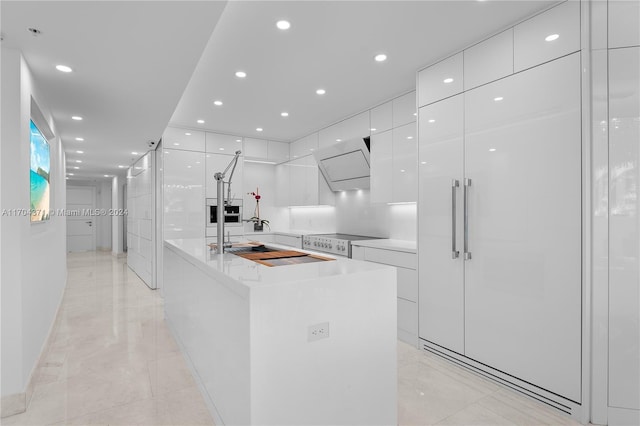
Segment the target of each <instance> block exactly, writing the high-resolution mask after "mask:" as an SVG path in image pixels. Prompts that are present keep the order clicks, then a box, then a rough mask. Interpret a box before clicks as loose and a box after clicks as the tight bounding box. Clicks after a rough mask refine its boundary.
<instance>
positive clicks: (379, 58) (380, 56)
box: [373, 53, 387, 62]
mask: <svg viewBox="0 0 640 426" xmlns="http://www.w3.org/2000/svg"><path fill="white" fill-rule="evenodd" d="M373 59H375V60H376V62H384V61H386V60H387V55H385V54H384V53H378V54H377V55H376V56H374V57H373Z"/></svg>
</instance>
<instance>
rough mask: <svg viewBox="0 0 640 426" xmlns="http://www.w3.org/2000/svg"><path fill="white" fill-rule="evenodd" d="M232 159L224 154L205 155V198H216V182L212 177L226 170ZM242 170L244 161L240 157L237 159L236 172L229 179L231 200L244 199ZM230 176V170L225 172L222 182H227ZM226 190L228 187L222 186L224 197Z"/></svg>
mask: <svg viewBox="0 0 640 426" xmlns="http://www.w3.org/2000/svg"><path fill="white" fill-rule="evenodd" d="M232 159H233V156H232V155H224V154H207V156H206V163H207V164H206V173H205V186H206V198H216V197H217V196H218V189H217V182H216V180H215V178H214V175H215V174H216V173H217V172H223V171H224V169H226V168H227V166H228V165H229V163H231V160H232ZM243 169H244V161H243V157H242V156H241V157H240V158H238V164H237V166H236V170H235V172H234V173H233V177H232V179H231V198H243V197H244V192H245V191H244V188H243ZM230 175H231V169H229V171H228V172H227V174H226V176H225V178H224V181H225V182H228V181H229V177H230ZM227 188H228V186H227V185H225V186H224V196H225V197H226V196H227Z"/></svg>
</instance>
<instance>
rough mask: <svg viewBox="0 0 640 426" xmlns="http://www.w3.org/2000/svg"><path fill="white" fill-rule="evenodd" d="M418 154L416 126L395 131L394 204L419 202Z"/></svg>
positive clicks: (411, 124)
mask: <svg viewBox="0 0 640 426" xmlns="http://www.w3.org/2000/svg"><path fill="white" fill-rule="evenodd" d="M417 154H418V148H417V139H416V124H415V123H409V124H405V125H404V126H401V127H398V128H395V129H393V166H392V168H391V170H392V173H391V175H392V176H393V197H392V201H393V202H396V203H397V202H410V201H417V199H418V194H417V193H418V162H417Z"/></svg>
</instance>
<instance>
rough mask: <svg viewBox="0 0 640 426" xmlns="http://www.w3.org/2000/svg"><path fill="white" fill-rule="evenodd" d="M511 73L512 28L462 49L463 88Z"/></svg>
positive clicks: (469, 87)
mask: <svg viewBox="0 0 640 426" xmlns="http://www.w3.org/2000/svg"><path fill="white" fill-rule="evenodd" d="M510 74H513V28H510V29H508V30H507V31H503V32H501V33H500V34H497V35H495V36H493V37H491V38H490V39H487V40H485V41H483V42H481V43H478V44H476V45H475V46H472V47H470V48H469V49H467V50H465V51H464V88H465V90H468V89H473V88H474V87H478V86H480V85H482V84H485V83H489V82H492V81H495V80H498V79H499V78H502V77H506V76H508V75H510Z"/></svg>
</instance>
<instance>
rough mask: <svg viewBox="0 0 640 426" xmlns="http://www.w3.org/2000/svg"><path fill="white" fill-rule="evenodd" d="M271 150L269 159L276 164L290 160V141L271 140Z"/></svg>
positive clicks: (269, 147)
mask: <svg viewBox="0 0 640 426" xmlns="http://www.w3.org/2000/svg"><path fill="white" fill-rule="evenodd" d="M268 149H269V152H268V156H267V159H268V160H269V161H273V162H275V163H276V164H280V163H284V162H285V161H289V143H288V142H276V141H269V146H268Z"/></svg>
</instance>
